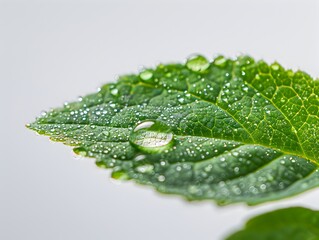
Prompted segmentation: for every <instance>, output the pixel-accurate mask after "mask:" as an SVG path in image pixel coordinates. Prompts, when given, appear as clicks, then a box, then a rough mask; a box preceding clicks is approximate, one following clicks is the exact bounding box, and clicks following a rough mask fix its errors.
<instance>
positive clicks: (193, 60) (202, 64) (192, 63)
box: [186, 55, 210, 72]
mask: <svg viewBox="0 0 319 240" xmlns="http://www.w3.org/2000/svg"><path fill="white" fill-rule="evenodd" d="M209 66H210V64H209V62H208V60H207V59H206V58H205V57H203V56H202V55H194V56H191V57H189V58H188V59H187V61H186V67H187V68H188V69H190V70H192V71H193V72H204V71H205V70H207V69H208V68H209Z"/></svg>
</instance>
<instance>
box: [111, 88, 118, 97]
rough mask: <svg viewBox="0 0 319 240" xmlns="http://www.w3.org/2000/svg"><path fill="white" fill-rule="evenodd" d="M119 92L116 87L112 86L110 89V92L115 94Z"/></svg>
mask: <svg viewBox="0 0 319 240" xmlns="http://www.w3.org/2000/svg"><path fill="white" fill-rule="evenodd" d="M118 93H119V90H118V89H117V88H114V89H112V90H111V94H112V95H114V96H116V95H117V94H118Z"/></svg>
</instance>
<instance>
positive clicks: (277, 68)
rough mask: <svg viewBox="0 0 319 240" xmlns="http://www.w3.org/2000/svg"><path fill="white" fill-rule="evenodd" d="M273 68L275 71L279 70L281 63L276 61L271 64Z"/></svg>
mask: <svg viewBox="0 0 319 240" xmlns="http://www.w3.org/2000/svg"><path fill="white" fill-rule="evenodd" d="M271 68H272V70H274V71H278V70H279V64H277V63H274V64H272V65H271Z"/></svg>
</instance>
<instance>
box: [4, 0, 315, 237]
mask: <svg viewBox="0 0 319 240" xmlns="http://www.w3.org/2000/svg"><path fill="white" fill-rule="evenodd" d="M192 53H201V54H203V55H205V56H206V57H207V58H210V59H211V58H212V57H214V56H216V55H217V54H220V53H221V54H224V55H226V56H229V57H234V56H237V55H239V54H250V55H251V56H253V57H255V58H257V59H265V60H266V61H268V62H273V61H275V60H277V61H278V62H280V63H281V64H282V65H283V66H285V67H287V68H292V69H302V70H304V71H306V72H308V73H309V74H310V75H311V76H313V77H318V76H319V3H318V1H316V0H308V1H304V0H299V1H296V0H295V1H294V0H259V1H255V0H240V1H239V0H233V1H230V0H222V1H221V0H218V1H216V0H214V1H212V0H207V1H205V0H202V1H199V0H189V1H187V0H184V1H181V0H160V1H151V0H148V1H146V0H145V1H142V0H134V1H129V0H127V1H125V0H114V1H110V0H104V1H102V0H90V1H89V0H79V1H76V0H74V1H71V0H57V1H54V0H51V1H50V0H42V1H41V0H38V1H36V0H28V1H22V0H21V1H18V0H0V81H1V85H0V86H1V87H0V89H1V94H0V107H1V117H0V123H1V124H0V130H1V138H0V141H1V144H0V146H1V155H0V158H1V160H0V239H5V240H12V239H14V240H18V239H24V240H43V239H46V240H51V239H52V240H64V239H76V240H85V239H97V240H102V239H103V240H106V239H107V240H112V239H116V240H124V239H139V240H149V239H152V240H159V239H166V240H177V239H183V240H191V239H201V240H206V239H221V238H222V237H223V236H225V235H228V234H229V233H230V232H232V231H233V230H236V229H237V228H239V227H241V226H242V224H243V223H244V222H245V220H247V219H248V218H250V217H251V216H253V215H256V214H258V213H261V212H265V211H268V210H272V209H277V208H281V207H286V206H305V207H310V208H313V209H319V204H318V198H319V189H316V190H312V191H310V192H307V193H305V194H302V195H300V196H298V197H295V198H292V199H287V200H283V201H279V202H275V203H268V204H264V205H261V206H257V207H247V206H245V205H243V204H238V205H235V206H227V207H218V206H216V204H215V203H212V202H199V203H188V202H186V201H184V200H182V199H180V198H179V197H172V196H163V195H160V194H158V193H156V192H154V191H153V190H152V189H151V188H149V187H142V186H138V185H136V184H134V183H131V182H128V183H127V182H126V183H120V182H114V181H111V180H110V179H109V175H110V172H109V171H107V170H102V169H99V168H97V167H96V166H95V164H94V161H93V160H92V159H84V158H81V159H79V158H76V157H74V154H73V153H72V150H71V148H70V147H67V146H64V145H62V144H59V143H52V142H50V141H48V138H47V137H39V136H36V135H35V134H34V133H33V132H31V131H29V130H27V129H26V128H25V126H24V125H25V124H26V123H28V122H31V121H33V120H34V119H35V117H36V116H38V115H39V114H40V113H41V111H42V110H48V109H49V108H50V107H58V106H61V105H62V104H63V103H64V102H65V101H72V100H75V99H77V97H78V96H80V95H85V94H88V93H91V92H94V91H96V89H97V88H98V87H100V86H101V85H102V84H104V83H106V82H111V81H114V79H115V77H116V75H120V74H125V73H132V72H133V73H134V72H137V70H138V69H140V68H141V67H142V66H147V67H151V66H154V65H155V64H158V63H159V62H164V63H167V62H181V61H184V60H185V58H186V57H187V56H189V55H190V54H192Z"/></svg>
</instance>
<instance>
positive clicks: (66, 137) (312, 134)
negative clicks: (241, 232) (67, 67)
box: [28, 55, 319, 205]
mask: <svg viewBox="0 0 319 240" xmlns="http://www.w3.org/2000/svg"><path fill="white" fill-rule="evenodd" d="M318 111H319V84H318V81H314V80H313V79H312V78H311V77H310V76H309V75H307V74H306V73H304V72H302V71H297V72H293V71H291V70H285V69H284V68H283V67H282V66H281V65H279V64H278V63H273V64H271V65H268V64H267V63H265V62H264V61H257V62H256V61H255V60H254V59H253V58H251V57H249V56H241V57H238V58H236V59H227V58H225V57H223V56H219V57H217V58H215V59H214V60H213V61H212V62H209V61H207V60H206V58H204V57H203V56H200V55H198V56H194V57H192V58H190V59H188V61H187V62H186V63H185V64H167V65H163V64H160V65H158V66H157V67H156V68H155V69H145V70H144V71H142V72H141V73H140V74H137V75H134V74H132V75H125V76H121V77H120V78H119V79H118V81H117V82H116V83H111V84H106V85H104V86H102V87H101V89H100V90H99V91H98V92H97V93H94V94H91V95H87V96H85V97H83V98H81V99H80V100H79V101H76V102H72V103H67V104H65V105H64V106H63V107H62V108H57V109H53V110H51V111H49V112H48V113H46V114H44V115H43V116H41V117H40V118H38V119H37V120H36V121H35V122H34V123H31V124H29V125H28V127H29V128H31V129H33V130H35V131H37V132H38V133H40V134H44V135H48V136H50V138H51V139H52V140H53V141H60V142H63V143H65V144H67V145H71V146H74V147H75V148H74V151H75V153H77V154H80V155H82V156H87V157H94V158H95V159H96V163H97V165H98V166H100V167H104V168H112V169H113V172H112V177H113V178H116V179H133V180H135V181H136V182H138V183H141V184H146V185H151V186H153V187H154V188H156V189H157V190H158V191H160V192H162V193H170V194H178V195H182V196H184V197H185V198H187V199H188V200H206V199H213V200H215V201H216V202H217V203H219V204H230V203H236V202H245V203H247V204H250V205H254V204H259V203H263V202H266V201H272V200H277V199H282V198H285V197H289V196H292V195H296V194H299V193H301V192H304V191H306V190H308V189H311V188H314V187H316V186H318V185H319V173H318V164H319V141H318V138H319V117H318V116H319V115H318Z"/></svg>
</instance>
